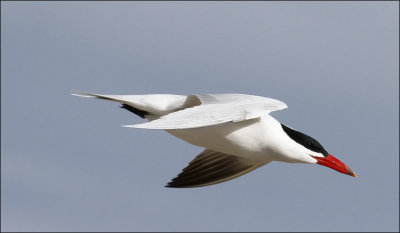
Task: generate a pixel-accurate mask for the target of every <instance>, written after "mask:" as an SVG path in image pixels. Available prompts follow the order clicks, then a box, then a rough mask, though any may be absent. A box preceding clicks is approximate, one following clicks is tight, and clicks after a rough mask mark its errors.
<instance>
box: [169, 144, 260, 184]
mask: <svg viewBox="0 0 400 233" xmlns="http://www.w3.org/2000/svg"><path fill="white" fill-rule="evenodd" d="M265 164H266V162H264V163H260V162H253V161H247V160H246V159H243V158H239V157H237V156H233V155H229V154H224V153H221V152H216V151H213V150H209V149H206V150H204V151H203V152H201V153H200V154H199V155H197V156H196V158H194V159H193V160H192V161H191V162H190V163H189V165H188V166H187V167H185V168H184V169H183V170H182V172H181V173H180V174H179V175H178V176H177V177H175V178H174V179H172V181H171V182H169V183H168V184H167V185H166V187H173V188H191V187H201V186H207V185H212V184H217V183H221V182H224V181H227V180H230V179H233V178H236V177H238V176H241V175H244V174H246V173H248V172H250V171H252V170H254V169H256V168H258V167H260V166H262V165H265Z"/></svg>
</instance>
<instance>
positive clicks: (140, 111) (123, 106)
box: [120, 104, 149, 118]
mask: <svg viewBox="0 0 400 233" xmlns="http://www.w3.org/2000/svg"><path fill="white" fill-rule="evenodd" d="M120 108H123V109H126V110H128V111H129V112H131V113H134V114H136V115H138V116H140V117H141V118H145V116H146V115H148V114H149V113H148V112H146V111H143V110H140V109H137V108H135V107H132V106H130V105H127V104H122V105H121V106H120Z"/></svg>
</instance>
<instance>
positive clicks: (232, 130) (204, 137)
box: [166, 116, 277, 161]
mask: <svg viewBox="0 0 400 233" xmlns="http://www.w3.org/2000/svg"><path fill="white" fill-rule="evenodd" d="M274 121H275V122H277V121H276V120H275V119H273V118H272V117H270V116H266V117H263V118H257V119H252V120H247V121H242V122H228V123H224V124H220V125H215V126H208V127H202V128H193V129H181V130H166V131H167V132H168V133H170V134H172V135H174V136H175V137H178V138H180V139H182V140H184V141H186V142H188V143H191V144H193V145H196V146H200V147H205V148H208V149H211V150H215V151H219V152H223V153H226V154H231V155H236V156H238V157H244V158H250V159H255V160H260V161H270V160H271V158H270V149H269V148H268V145H269V143H268V134H269V132H268V131H270V130H271V125H273V124H274V123H275V122H274Z"/></svg>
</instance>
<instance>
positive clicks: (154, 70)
mask: <svg viewBox="0 0 400 233" xmlns="http://www.w3.org/2000/svg"><path fill="white" fill-rule="evenodd" d="M398 7H399V3H398V2H369V1H368V2H225V1H222V2H1V35H2V38H1V48H2V50H1V58H2V59H1V62H2V64H1V68H2V69H1V78H2V79H1V175H2V176H1V197H2V199H1V220H2V221H1V222H2V226H1V230H2V231H398V230H399V228H398V227H399V222H398V218H399V144H398V142H399V100H398V96H399V79H398V77H399V67H398V64H399V22H398V19H399V15H398V14H399V13H398V12H399V11H398V9H399V8H398ZM71 90H82V91H89V92H96V93H103V94H150V93H174V94H192V93H224V92H235V93H245V94H254V95H261V96H267V97H271V98H276V99H279V100H282V101H284V102H286V103H287V104H288V106H289V108H288V109H287V110H285V111H280V112H274V113H272V115H273V116H274V117H276V118H277V119H278V120H279V121H281V122H283V123H286V124H287V125H289V126H291V127H293V128H295V129H297V130H300V131H302V132H304V133H306V134H309V135H310V136H312V137H314V138H316V139H317V140H318V141H319V142H320V143H321V144H322V145H324V147H325V149H327V150H328V152H329V153H331V154H332V155H334V156H336V157H337V158H339V159H340V160H342V161H343V162H345V163H346V164H347V165H349V166H350V167H351V168H352V169H353V170H354V171H355V172H356V174H357V175H358V178H356V179H355V178H352V177H350V176H346V175H343V174H340V173H337V172H335V171H333V170H331V169H328V168H325V167H322V166H315V165H306V164H286V163H279V162H275V163H271V164H269V165H267V166H264V167H262V168H259V169H257V170H255V171H253V172H251V173H249V174H247V175H245V176H242V177H240V178H237V179H234V180H231V181H229V182H225V183H221V184H219V185H215V186H209V187H204V188H194V189H171V188H165V187H164V185H165V184H166V183H167V182H168V181H170V179H171V178H173V177H175V176H176V175H177V174H178V173H179V172H180V171H181V169H182V168H184V167H185V166H186V165H187V163H188V162H189V161H190V160H191V159H192V158H194V156H195V155H196V154H198V153H199V152H200V151H201V150H202V149H201V148H199V147H195V146H192V145H190V144H187V143H185V142H183V141H181V140H179V139H177V138H174V137H173V136H171V135H169V134H167V133H166V132H163V131H157V130H141V129H129V128H123V127H120V126H121V125H123V124H133V123H138V122H141V121H142V120H141V119H140V118H138V117H136V116H134V115H132V114H131V113H129V112H127V111H125V110H122V109H119V108H118V106H119V105H118V104H117V103H113V102H106V101H101V100H93V99H83V98H78V97H73V96H71V95H70V91H71Z"/></svg>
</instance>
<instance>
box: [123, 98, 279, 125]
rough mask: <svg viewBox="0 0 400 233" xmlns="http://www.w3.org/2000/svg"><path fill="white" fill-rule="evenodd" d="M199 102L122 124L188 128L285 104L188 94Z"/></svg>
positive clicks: (253, 114) (246, 117) (263, 112)
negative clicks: (143, 119)
mask: <svg viewBox="0 0 400 233" xmlns="http://www.w3.org/2000/svg"><path fill="white" fill-rule="evenodd" d="M194 96H195V97H197V98H198V99H199V100H200V101H201V105H198V106H194V107H190V108H185V109H183V110H180V111H177V112H172V113H170V114H168V115H165V116H163V117H161V118H159V119H157V120H153V121H150V122H146V123H143V124H136V125H126V126H125V127H133V128H144V129H189V128H199V127H206V126H211V125H217V124H222V123H226V122H238V121H245V120H250V119H254V118H258V117H261V116H265V115H267V114H269V113H270V112H272V111H277V110H282V109H285V108H287V106H286V104H285V103H283V102H281V101H279V100H275V99H271V98H265V97H260V96H252V95H241V94H216V95H209V94H207V95H192V96H190V97H191V98H193V97H194Z"/></svg>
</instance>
